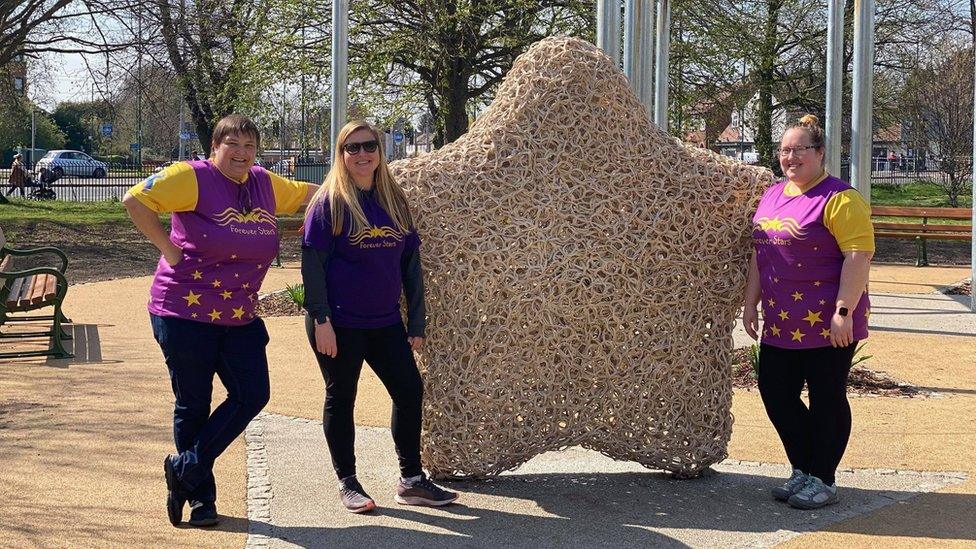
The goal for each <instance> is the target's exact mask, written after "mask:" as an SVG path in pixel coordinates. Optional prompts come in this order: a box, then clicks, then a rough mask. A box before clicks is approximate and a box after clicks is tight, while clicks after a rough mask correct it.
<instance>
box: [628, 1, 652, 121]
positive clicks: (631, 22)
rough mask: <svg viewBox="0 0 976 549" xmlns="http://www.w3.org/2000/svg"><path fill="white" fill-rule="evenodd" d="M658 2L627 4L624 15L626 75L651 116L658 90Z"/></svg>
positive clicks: (630, 2) (633, 2)
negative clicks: (655, 67)
mask: <svg viewBox="0 0 976 549" xmlns="http://www.w3.org/2000/svg"><path fill="white" fill-rule="evenodd" d="M653 2H654V0H627V1H626V5H625V11H624V15H625V16H624V72H625V73H626V74H627V78H628V79H630V86H631V88H632V89H633V90H634V94H636V95H637V99H639V100H640V102H641V103H642V104H643V105H644V107H645V108H646V109H647V113H648V115H650V114H651V112H652V110H651V109H652V108H653V104H654V86H653V84H652V82H651V80H652V78H653V72H652V63H651V59H652V56H653V47H654V21H653V16H654V4H653Z"/></svg>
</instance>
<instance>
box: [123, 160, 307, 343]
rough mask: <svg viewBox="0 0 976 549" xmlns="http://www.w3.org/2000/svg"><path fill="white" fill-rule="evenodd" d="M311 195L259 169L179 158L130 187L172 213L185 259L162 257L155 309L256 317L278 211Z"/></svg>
mask: <svg viewBox="0 0 976 549" xmlns="http://www.w3.org/2000/svg"><path fill="white" fill-rule="evenodd" d="M307 192H308V185H307V184H305V183H301V182H297V181H290V180H288V179H283V178H281V177H278V176H276V175H275V174H272V173H269V172H267V171H265V170H264V169H263V168H261V167H258V166H255V167H252V168H251V170H250V172H249V173H248V175H247V177H246V178H245V179H244V180H243V181H234V180H232V179H230V178H229V177H227V176H226V175H224V174H223V173H222V172H221V171H220V170H218V169H217V167H216V166H214V164H213V163H212V162H211V161H209V160H202V161H193V162H179V163H177V164H173V165H172V166H170V167H168V168H166V169H165V170H163V171H162V172H160V173H158V174H155V175H152V176H150V177H149V178H147V179H146V180H145V181H143V182H142V183H139V184H138V185H135V186H133V187H132V188H131V189H129V194H131V195H132V196H133V197H135V198H136V199H137V200H139V202H141V203H142V204H144V205H145V206H147V207H148V208H149V209H151V210H153V211H155V212H158V213H162V212H171V213H172V229H171V231H170V240H171V241H172V242H173V244H175V245H176V246H178V247H180V248H182V249H183V260H182V261H180V262H179V263H178V264H176V265H175V266H170V265H169V264H168V263H167V262H166V260H165V259H164V258H163V257H160V258H159V264H158V266H157V267H156V276H155V278H154V279H153V284H152V288H151V289H150V291H149V312H150V313H152V314H155V315H159V316H172V317H179V318H185V319H188V320H195V321H198V322H207V323H213V324H219V325H223V326H240V325H243V324H247V323H248V322H250V321H251V320H252V319H254V308H255V306H256V305H257V293H258V289H259V288H260V287H261V282H263V281H264V275H265V273H267V271H268V267H269V265H270V263H271V262H272V261H273V260H274V258H275V256H276V255H277V253H278V229H277V217H276V215H277V214H278V213H293V212H295V211H296V210H298V208H299V206H301V204H302V201H303V200H304V198H305V196H306V194H307Z"/></svg>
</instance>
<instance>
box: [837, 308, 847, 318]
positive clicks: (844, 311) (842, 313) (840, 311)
mask: <svg viewBox="0 0 976 549" xmlns="http://www.w3.org/2000/svg"><path fill="white" fill-rule="evenodd" d="M837 314H839V315H840V316H847V307H841V308H840V309H837Z"/></svg>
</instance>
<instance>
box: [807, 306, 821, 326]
mask: <svg viewBox="0 0 976 549" xmlns="http://www.w3.org/2000/svg"><path fill="white" fill-rule="evenodd" d="M820 313H821V312H820V311H817V312H813V311H811V310H810V309H807V316H805V317H803V320H806V321H807V322H809V323H810V326H813V325H814V324H816V323H818V322H823V319H821V318H820Z"/></svg>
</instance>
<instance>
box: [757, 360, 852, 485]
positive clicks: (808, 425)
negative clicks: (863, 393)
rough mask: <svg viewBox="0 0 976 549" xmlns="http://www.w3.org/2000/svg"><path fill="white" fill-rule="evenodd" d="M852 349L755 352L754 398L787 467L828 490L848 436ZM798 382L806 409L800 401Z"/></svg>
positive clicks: (849, 426) (849, 433)
mask: <svg viewBox="0 0 976 549" xmlns="http://www.w3.org/2000/svg"><path fill="white" fill-rule="evenodd" d="M856 347H857V342H856V341H855V342H854V343H852V344H851V345H849V346H847V347H840V348H835V347H820V348H817V349H782V348H779V347H774V346H772V345H766V344H762V346H761V347H760V351H759V394H760V395H761V396H762V401H763V405H764V406H765V407H766V414H767V415H768V416H769V419H770V421H772V422H773V426H774V427H775V428H776V432H777V433H779V438H780V440H781V441H782V442H783V447H784V448H785V449H786V455H787V457H789V460H790V463H791V464H792V465H793V467H794V468H795V469H799V470H801V471H803V472H804V473H807V474H810V475H814V476H816V477H818V478H819V479H820V480H822V481H824V483H826V484H828V485H830V484H833V483H834V473H835V472H836V471H837V465H838V464H840V460H841V457H843V455H844V451H845V450H846V449H847V441H848V439H849V438H850V436H851V407H850V404H849V403H848V402H847V375H848V374H849V373H850V371H851V360H852V359H853V358H854V350H855V348H856ZM804 382H805V383H806V385H807V390H808V391H809V396H810V406H809V408H808V407H807V406H806V405H805V404H804V403H803V401H802V400H800V391H802V390H803V384H804Z"/></svg>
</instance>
